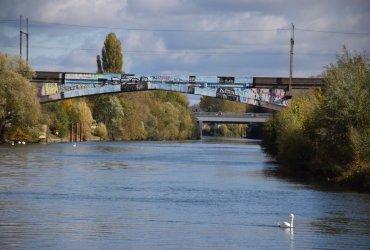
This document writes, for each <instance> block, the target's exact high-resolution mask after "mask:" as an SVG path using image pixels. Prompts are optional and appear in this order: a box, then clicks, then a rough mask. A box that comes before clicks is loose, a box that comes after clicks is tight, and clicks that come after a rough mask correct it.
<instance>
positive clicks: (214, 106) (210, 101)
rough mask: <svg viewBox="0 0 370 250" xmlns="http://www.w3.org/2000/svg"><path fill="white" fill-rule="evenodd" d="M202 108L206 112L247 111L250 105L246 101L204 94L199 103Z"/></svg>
mask: <svg viewBox="0 0 370 250" xmlns="http://www.w3.org/2000/svg"><path fill="white" fill-rule="evenodd" d="M199 106H200V108H201V109H202V110H203V111H205V112H218V111H222V112H241V113H243V112H246V111H247V109H248V106H247V105H246V104H244V103H239V102H233V101H228V100H223V99H218V98H214V97H208V96H203V97H202V98H201V99H200V103H199Z"/></svg>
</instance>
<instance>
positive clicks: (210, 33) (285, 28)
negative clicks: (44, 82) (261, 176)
mask: <svg viewBox="0 0 370 250" xmlns="http://www.w3.org/2000/svg"><path fill="white" fill-rule="evenodd" d="M20 15H22V16H23V17H24V18H26V17H28V18H29V37H30V41H29V46H30V50H29V56H30V63H31V65H32V67H33V68H34V69H35V70H39V71H68V72H95V71H96V55H97V54H99V53H100V52H101V48H102V45H103V43H104V39H105V37H106V35H107V34H108V33H109V32H115V33H116V35H117V36H118V38H119V39H120V40H121V42H122V46H123V54H124V70H125V71H126V72H127V73H135V74H158V75H159V74H181V75H192V74H195V75H239V76H288V74H289V41H290V35H291V33H290V25H291V23H294V25H295V27H296V30H295V48H294V49H295V55H294V76H301V77H306V76H316V75H318V74H320V73H321V72H322V71H323V69H324V66H326V65H328V64H330V63H334V62H335V58H336V55H337V54H338V53H340V51H341V49H342V46H343V45H346V46H347V47H348V48H349V49H350V50H356V51H358V52H366V53H369V51H370V25H369V23H370V1H368V0H352V1H347V0H300V1H299V0H298V1H294V0H286V1H283V0H96V1H88V0H79V1H76V0H63V1H59V0H0V51H1V52H6V53H10V54H14V55H18V54H19V16H20ZM23 27H24V30H25V23H24V24H23Z"/></svg>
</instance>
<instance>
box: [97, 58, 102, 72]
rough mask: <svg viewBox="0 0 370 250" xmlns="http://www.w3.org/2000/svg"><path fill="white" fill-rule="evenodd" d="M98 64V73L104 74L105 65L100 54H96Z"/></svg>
mask: <svg viewBox="0 0 370 250" xmlns="http://www.w3.org/2000/svg"><path fill="white" fill-rule="evenodd" d="M96 64H97V65H98V70H97V71H96V73H99V74H102V73H103V66H102V62H101V58H100V55H97V56H96Z"/></svg>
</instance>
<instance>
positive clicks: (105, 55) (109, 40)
mask: <svg viewBox="0 0 370 250" xmlns="http://www.w3.org/2000/svg"><path fill="white" fill-rule="evenodd" d="M96 61H97V71H98V73H102V72H106V73H123V70H122V68H123V54H122V45H121V42H120V41H119V40H118V38H117V36H116V34H115V33H113V32H111V33H109V34H108V35H107V37H106V38H105V42H104V46H103V48H102V56H101V58H100V56H99V55H98V56H97V58H96Z"/></svg>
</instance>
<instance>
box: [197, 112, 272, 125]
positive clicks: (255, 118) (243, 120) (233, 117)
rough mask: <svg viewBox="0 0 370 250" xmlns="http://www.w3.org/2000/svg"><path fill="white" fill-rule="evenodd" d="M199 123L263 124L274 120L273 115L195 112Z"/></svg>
mask: <svg viewBox="0 0 370 250" xmlns="http://www.w3.org/2000/svg"><path fill="white" fill-rule="evenodd" d="M194 115H195V117H196V118H197V120H198V121H199V122H203V123H234V124H247V123H263V122H266V121H267V120H268V119H270V118H272V116H273V115H272V114H271V113H231V112H230V113H229V112H225V113H224V112H222V113H221V112H194Z"/></svg>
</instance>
